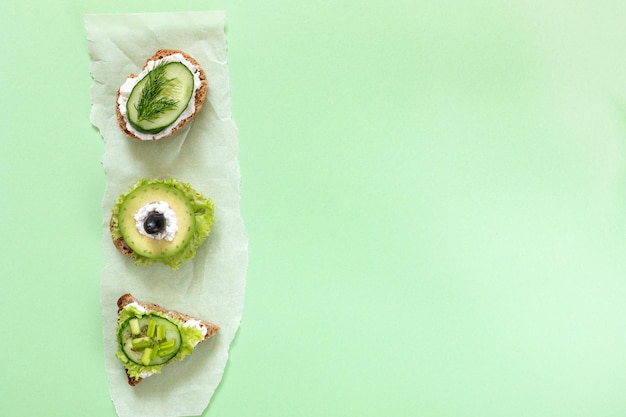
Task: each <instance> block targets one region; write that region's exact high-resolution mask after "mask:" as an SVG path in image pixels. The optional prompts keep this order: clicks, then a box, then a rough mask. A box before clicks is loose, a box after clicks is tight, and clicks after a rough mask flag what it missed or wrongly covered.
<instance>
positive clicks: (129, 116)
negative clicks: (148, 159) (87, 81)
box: [117, 53, 201, 140]
mask: <svg viewBox="0 0 626 417" xmlns="http://www.w3.org/2000/svg"><path fill="white" fill-rule="evenodd" d="M200 72H201V68H200V67H199V66H197V65H194V64H193V63H192V62H190V61H189V60H187V59H186V58H185V57H184V56H183V55H182V54H180V53H175V54H172V55H168V56H165V57H163V58H160V59H157V60H150V61H148V62H147V65H146V67H145V69H144V70H143V71H141V73H140V74H139V75H137V76H136V77H129V78H128V79H127V80H126V82H124V84H122V86H121V87H120V90H119V97H118V99H117V106H118V110H119V112H120V114H121V115H122V117H123V118H124V121H125V122H126V128H127V129H128V131H130V132H132V133H133V134H134V135H135V136H136V137H137V138H139V139H141V140H158V139H161V138H164V137H166V136H169V135H171V134H172V131H173V130H174V128H175V127H176V126H177V125H178V124H179V123H180V122H181V121H183V120H185V119H187V118H189V117H190V116H192V115H193V114H194V113H195V111H196V106H195V100H194V99H193V98H194V96H195V94H196V91H197V90H198V89H199V88H200V86H201V81H200Z"/></svg>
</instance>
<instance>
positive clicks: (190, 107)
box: [117, 53, 201, 140]
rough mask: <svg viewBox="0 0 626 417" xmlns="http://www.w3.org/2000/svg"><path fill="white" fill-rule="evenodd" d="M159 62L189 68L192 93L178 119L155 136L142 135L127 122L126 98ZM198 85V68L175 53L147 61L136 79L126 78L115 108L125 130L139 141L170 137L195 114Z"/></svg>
mask: <svg viewBox="0 0 626 417" xmlns="http://www.w3.org/2000/svg"><path fill="white" fill-rule="evenodd" d="M160 62H164V63H169V62H180V63H182V64H183V65H185V66H186V67H187V68H189V71H191V73H192V74H193V93H192V95H191V99H190V100H189V103H188V104H187V108H185V110H184V111H183V112H182V113H181V114H180V116H178V119H176V121H175V122H174V123H172V124H171V125H170V126H168V127H167V128H165V129H164V130H162V131H160V132H159V133H155V134H150V133H143V132H140V131H138V130H137V129H135V128H134V127H133V126H132V125H131V124H130V123H129V122H128V115H127V111H126V103H127V102H128V97H130V93H131V92H132V91H133V88H135V86H136V85H137V83H139V81H141V80H142V79H143V77H145V76H146V75H147V74H148V73H149V72H150V71H152V69H153V68H154V67H155V66H156V65H158V64H159V63H160ZM200 85H201V82H200V67H198V66H197V65H194V64H193V63H191V62H189V61H188V60H187V59H185V57H184V56H183V54H180V53H176V54H172V55H168V56H166V57H163V58H161V59H157V60H154V61H148V64H147V65H146V68H145V69H144V70H143V71H141V73H139V75H137V76H136V77H130V78H128V79H127V80H126V82H124V84H122V86H121V87H120V95H119V97H118V99H117V106H118V108H119V110H120V113H121V114H122V117H123V118H124V121H125V122H126V129H127V130H128V131H129V132H132V133H133V134H134V135H135V136H137V137H138V138H139V139H141V140H158V139H161V138H163V137H165V136H169V135H171V134H172V130H174V128H175V127H176V126H178V124H179V123H180V122H181V121H183V120H185V119H186V118H188V117H189V116H191V115H192V114H194V113H195V112H196V103H195V100H194V97H195V96H196V91H197V90H198V88H200Z"/></svg>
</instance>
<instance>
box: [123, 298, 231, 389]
mask: <svg viewBox="0 0 626 417" xmlns="http://www.w3.org/2000/svg"><path fill="white" fill-rule="evenodd" d="M133 303H135V304H136V305H138V306H140V307H141V308H143V309H145V310H146V313H150V312H156V313H160V314H162V315H164V316H166V317H167V318H170V319H173V320H174V321H181V322H183V323H185V322H193V324H194V325H195V326H198V327H200V328H202V329H203V331H204V330H205V331H206V332H205V335H204V339H202V340H200V341H199V342H198V344H197V345H196V346H195V347H194V350H195V348H196V347H198V345H199V344H200V343H202V342H204V341H206V340H207V339H209V338H210V337H211V336H213V335H215V334H216V333H217V332H218V331H219V330H220V327H219V326H218V325H216V324H213V323H210V322H208V321H204V320H201V319H198V318H195V317H192V316H189V315H187V314H183V313H180V312H178V311H174V310H167V309H165V308H163V307H161V306H159V305H157V304H152V303H146V302H142V301H139V300H137V299H136V298H135V297H134V296H133V295H132V294H130V293H127V294H124V295H122V296H121V297H120V298H119V299H118V300H117V312H118V314H119V313H120V312H121V311H122V310H123V309H124V307H126V306H128V305H129V304H133ZM119 324H120V323H118V325H119ZM168 363H169V362H167V363H165V365H167V364H168ZM124 369H125V371H126V376H127V378H128V384H129V385H132V386H135V385H137V384H138V383H140V382H141V381H142V380H143V379H145V378H146V376H144V377H132V376H131V375H129V373H128V369H126V368H124Z"/></svg>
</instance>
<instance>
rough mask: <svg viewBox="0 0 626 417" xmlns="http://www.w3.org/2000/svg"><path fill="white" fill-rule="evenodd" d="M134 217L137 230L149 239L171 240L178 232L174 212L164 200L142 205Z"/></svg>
mask: <svg viewBox="0 0 626 417" xmlns="http://www.w3.org/2000/svg"><path fill="white" fill-rule="evenodd" d="M134 217H135V227H136V228H137V231H138V232H139V233H141V234H142V235H143V236H146V237H149V238H150V239H156V240H162V239H165V240H167V241H168V242H171V241H172V240H174V236H176V232H178V224H177V221H176V212H175V211H174V210H172V209H171V208H170V206H169V205H168V204H167V202H165V201H158V202H155V203H149V204H145V205H143V206H142V207H141V208H140V209H139V210H138V211H137V213H135V216H134Z"/></svg>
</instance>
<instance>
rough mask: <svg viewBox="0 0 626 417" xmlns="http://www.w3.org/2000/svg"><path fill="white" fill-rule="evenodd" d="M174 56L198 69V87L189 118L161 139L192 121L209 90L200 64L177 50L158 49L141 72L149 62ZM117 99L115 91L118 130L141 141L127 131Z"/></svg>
mask: <svg viewBox="0 0 626 417" xmlns="http://www.w3.org/2000/svg"><path fill="white" fill-rule="evenodd" d="M174 54H181V55H182V56H184V57H185V59H186V60H187V61H189V62H191V63H192V64H193V65H195V66H197V67H198V68H199V77H200V87H199V88H198V89H197V90H196V92H195V95H194V97H193V100H194V103H195V112H194V113H193V114H192V115H191V116H189V117H187V118H186V119H184V120H181V121H180V123H178V125H176V126H174V128H173V129H172V132H171V133H170V134H169V135H167V136H163V137H169V136H172V135H173V134H174V133H176V131H178V130H179V129H180V128H182V127H183V126H185V125H186V124H187V123H188V122H189V121H190V120H191V119H193V118H194V117H195V116H196V115H197V114H198V112H199V111H200V109H201V108H202V105H203V104H204V99H205V98H206V96H207V92H208V90H209V84H208V81H207V78H206V74H205V72H204V70H203V69H202V67H201V66H200V64H199V63H198V61H196V60H195V59H194V58H193V57H192V56H190V55H189V54H187V53H186V52H183V51H180V50H177V49H159V50H158V51H156V53H155V54H154V55H152V56H151V57H150V58H148V59H146V62H145V63H144V65H143V67H142V68H141V71H143V70H144V69H146V67H147V66H148V63H149V62H150V61H156V60H159V59H162V58H165V57H166V56H169V55H174ZM141 71H140V73H141ZM137 76H138V74H131V75H129V76H128V78H136V77H137ZM119 97H120V90H117V96H116V98H115V115H116V117H117V124H118V125H119V127H120V129H121V130H122V132H124V134H125V135H126V136H128V137H129V138H131V139H136V140H141V138H140V137H138V136H137V135H136V134H135V133H133V132H131V131H130V130H128V127H127V125H126V123H127V122H128V120H127V119H126V117H125V116H124V115H123V114H122V113H121V112H120V108H119V106H118V104H117V100H118V99H119ZM159 139H162V138H159Z"/></svg>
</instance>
